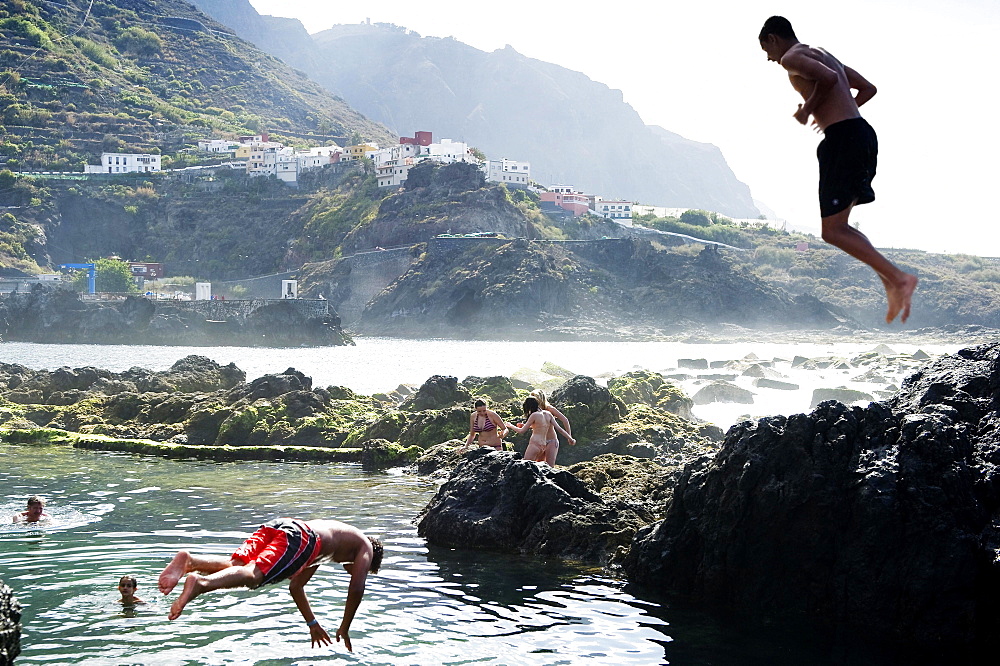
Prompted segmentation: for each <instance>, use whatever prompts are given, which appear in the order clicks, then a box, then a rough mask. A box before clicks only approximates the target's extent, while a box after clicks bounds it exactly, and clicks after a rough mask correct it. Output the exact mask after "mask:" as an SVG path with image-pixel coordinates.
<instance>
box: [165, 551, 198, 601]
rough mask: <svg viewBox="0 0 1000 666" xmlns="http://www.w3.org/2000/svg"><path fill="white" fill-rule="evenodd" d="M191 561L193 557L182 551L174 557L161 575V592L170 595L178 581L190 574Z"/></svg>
mask: <svg viewBox="0 0 1000 666" xmlns="http://www.w3.org/2000/svg"><path fill="white" fill-rule="evenodd" d="M190 561H191V556H190V555H188V554H187V552H186V551H183V550H182V551H180V552H179V553H177V554H176V555H174V559H172V560H170V564H168V565H167V566H166V568H165V569H164V570H163V572H162V573H161V574H160V582H159V588H160V592H162V593H163V594H170V591H171V590H173V589H174V586H175V585H177V581H179V580H180V579H181V576H183V575H184V574H186V573H187V572H188V563H189V562H190Z"/></svg>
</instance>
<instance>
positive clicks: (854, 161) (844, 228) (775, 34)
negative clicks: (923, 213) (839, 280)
mask: <svg viewBox="0 0 1000 666" xmlns="http://www.w3.org/2000/svg"><path fill="white" fill-rule="evenodd" d="M759 39H760V47H761V48H762V49H764V51H765V52H766V53H767V59H768V60H772V61H774V62H777V63H778V64H780V65H781V66H782V67H784V68H785V70H787V71H788V78H789V80H790V81H791V83H792V87H793V88H795V90H796V91H797V92H798V93H799V94H800V95H802V99H803V100H804V102H803V103H802V104H799V108H798V110H796V112H795V114H794V116H795V119H796V120H797V121H799V122H800V123H802V124H803V125H805V124H806V123H807V122H808V121H809V117H810V116H812V119H813V124H814V125H816V127H817V128H818V129H819V130H820V131H822V132H823V133H824V138H823V141H822V142H821V143H820V144H819V149H818V150H817V151H816V152H817V156H818V157H819V206H820V215H821V216H822V220H823V240H825V241H826V242H827V243H830V244H831V245H835V246H837V247H839V248H840V249H841V250H843V251H844V252H846V253H847V254H849V255H851V256H852V257H854V258H855V259H860V260H861V261H863V262H864V263H866V264H868V265H869V266H871V267H872V269H873V270H874V271H875V273H876V274H877V275H878V276H879V278H880V279H881V280H882V284H883V285H884V286H885V294H886V298H887V299H888V301H889V311H888V312H887V313H886V316H885V320H886V322H887V323H889V322H892V320H894V319H895V318H896V316H897V315H899V320H900V321H902V322H905V321H906V320H907V318H909V316H910V300H911V299H912V297H913V290H914V289H916V288H917V277H916V276H915V275H911V274H910V273H905V272H903V271H901V270H900V269H899V268H897V267H896V266H895V265H893V264H892V262H890V261H889V260H888V259H886V258H885V257H883V256H882V255H881V254H880V253H879V251H878V250H876V249H875V247H874V246H873V245H872V244H871V242H870V241H869V240H868V238H867V237H866V236H865V235H864V234H863V233H861V232H860V231H858V230H857V229H855V228H854V227H852V226H850V225H849V224H848V223H847V218H848V216H850V214H851V209H852V208H853V207H854V206H855V205H857V204H865V203H870V202H872V201H874V200H875V192H874V190H872V179H873V178H874V177H875V165H876V160H877V156H878V140H877V138H876V136H875V130H873V129H872V127H871V125H869V124H868V123H867V122H866V121H865V119H864V118H862V117H861V113H860V112H859V111H858V107H859V106H861V105H862V104H864V103H865V102H867V101H868V100H870V99H871V98H872V97H874V96H875V92H876V90H875V86H873V85H872V84H871V83H869V82H868V81H866V80H865V78H864V77H863V76H861V75H860V74H858V73H857V72H855V71H854V70H853V69H851V68H850V67H847V66H845V65H843V64H841V63H840V61H838V60H837V59H836V58H834V57H833V56H832V55H830V54H829V53H827V52H826V51H824V50H823V49H819V48H815V47H811V46H807V45H806V44H802V43H800V42H799V40H798V39H797V38H796V37H795V32H794V31H793V30H792V24H791V23H789V22H788V19H786V18H783V17H781V16H772V17H771V18H769V19H767V21H765V22H764V27H763V28H762V29H761V31H760V37H759ZM851 90H857V91H858V94H857V96H854V95H852V94H851Z"/></svg>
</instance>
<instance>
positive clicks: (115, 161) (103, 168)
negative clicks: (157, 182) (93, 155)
mask: <svg viewBox="0 0 1000 666" xmlns="http://www.w3.org/2000/svg"><path fill="white" fill-rule="evenodd" d="M159 170H160V156H159V155H150V154H144V153H101V163H100V164H97V165H94V164H87V165H85V166H84V169H83V172H84V173H151V172H154V171H159Z"/></svg>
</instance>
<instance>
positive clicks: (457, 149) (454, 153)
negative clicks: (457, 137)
mask: <svg viewBox="0 0 1000 666" xmlns="http://www.w3.org/2000/svg"><path fill="white" fill-rule="evenodd" d="M420 157H429V158H430V159H432V160H434V161H435V162H441V163H442V164H448V163H451V162H472V163H478V162H479V160H477V159H476V158H475V157H473V155H472V153H471V152H469V144H467V143H465V142H464V141H452V140H451V139H441V142H440V143H432V144H430V145H427V146H422V147H421V150H420Z"/></svg>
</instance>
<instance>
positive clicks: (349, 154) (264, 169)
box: [84, 131, 686, 226]
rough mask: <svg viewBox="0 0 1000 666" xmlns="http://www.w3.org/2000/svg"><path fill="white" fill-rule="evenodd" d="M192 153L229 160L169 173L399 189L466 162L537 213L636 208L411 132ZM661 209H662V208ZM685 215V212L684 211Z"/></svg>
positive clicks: (150, 167)
mask: <svg viewBox="0 0 1000 666" xmlns="http://www.w3.org/2000/svg"><path fill="white" fill-rule="evenodd" d="M197 150H198V151H199V152H201V153H210V154H212V155H216V156H223V155H225V156H230V157H231V158H232V161H230V162H225V163H223V164H221V165H210V166H189V167H183V168H180V169H174V170H172V171H173V172H185V173H186V175H191V176H194V175H195V174H197V173H198V172H213V171H215V170H216V169H219V168H229V169H234V170H243V171H245V172H246V173H247V175H249V176H273V177H274V178H277V179H278V180H280V181H282V182H284V183H286V184H287V185H289V186H292V187H297V186H298V180H299V175H300V174H302V173H304V172H306V171H309V170H311V169H319V168H322V167H324V166H326V165H329V164H338V163H342V162H359V163H360V162H364V161H365V160H369V162H367V163H368V164H370V165H371V167H372V168H373V169H374V171H375V174H376V177H377V179H378V186H379V187H382V188H398V187H402V186H403V184H404V183H405V182H406V179H407V175H408V173H409V171H410V168H411V167H413V166H414V165H415V164H417V163H419V162H423V161H426V160H430V161H433V162H437V163H440V164H447V163H450V162H468V163H471V164H475V165H477V166H479V167H480V168H481V169H482V171H483V173H484V174H485V176H486V180H487V181H488V182H492V183H503V184H504V185H506V186H507V187H511V188H519V189H530V190H532V191H534V192H535V193H537V194H538V195H539V198H540V200H541V201H540V203H541V206H542V208H543V210H547V211H548V212H555V213H561V214H569V215H572V216H574V217H578V216H580V215H583V214H585V213H591V214H593V215H599V216H601V217H604V218H607V219H610V220H614V221H615V222H617V223H619V224H621V225H623V226H632V218H633V214H634V212H635V211H636V210H637V206H636V204H635V203H634V202H632V201H625V200H619V199H605V198H603V197H602V196H601V195H598V194H587V193H584V192H580V191H578V190H576V189H575V188H574V187H573V186H571V185H562V184H558V185H555V184H554V185H550V186H548V187H541V186H539V185H538V184H537V183H535V182H534V181H533V180H532V179H531V164H530V163H529V162H525V161H519V160H512V159H507V158H502V159H489V158H487V157H486V156H485V155H483V154H482V153H481V152H480V151H478V150H476V149H475V148H473V147H470V146H469V145H468V144H467V143H465V142H462V141H453V140H452V139H441V140H440V141H437V142H435V141H434V137H433V133H432V132H427V131H419V132H415V133H414V135H413V136H412V137H400V139H399V143H398V144H397V145H394V146H388V147H380V146H379V145H378V144H376V143H372V142H363V143H357V144H355V145H350V146H343V147H342V146H339V145H337V144H329V145H325V146H317V147H312V148H308V149H306V150H295V149H294V148H292V147H291V146H286V145H284V144H283V143H281V142H280V141H272V140H271V139H270V137H269V135H268V134H266V133H264V134H258V135H250V136H241V137H239V138H237V139H204V140H200V141H198V147H197ZM162 170H163V169H162V168H161V161H160V155H157V154H146V153H111V152H106V153H102V154H101V160H100V164H88V165H86V167H85V169H84V173H88V174H123V173H155V172H161V171H162ZM644 208H647V209H649V210H648V211H646V212H648V213H658V212H660V210H661V209H660V208H658V207H653V206H646V207H644ZM662 210H664V211H665V210H666V209H662ZM684 210H686V209H684Z"/></svg>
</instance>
